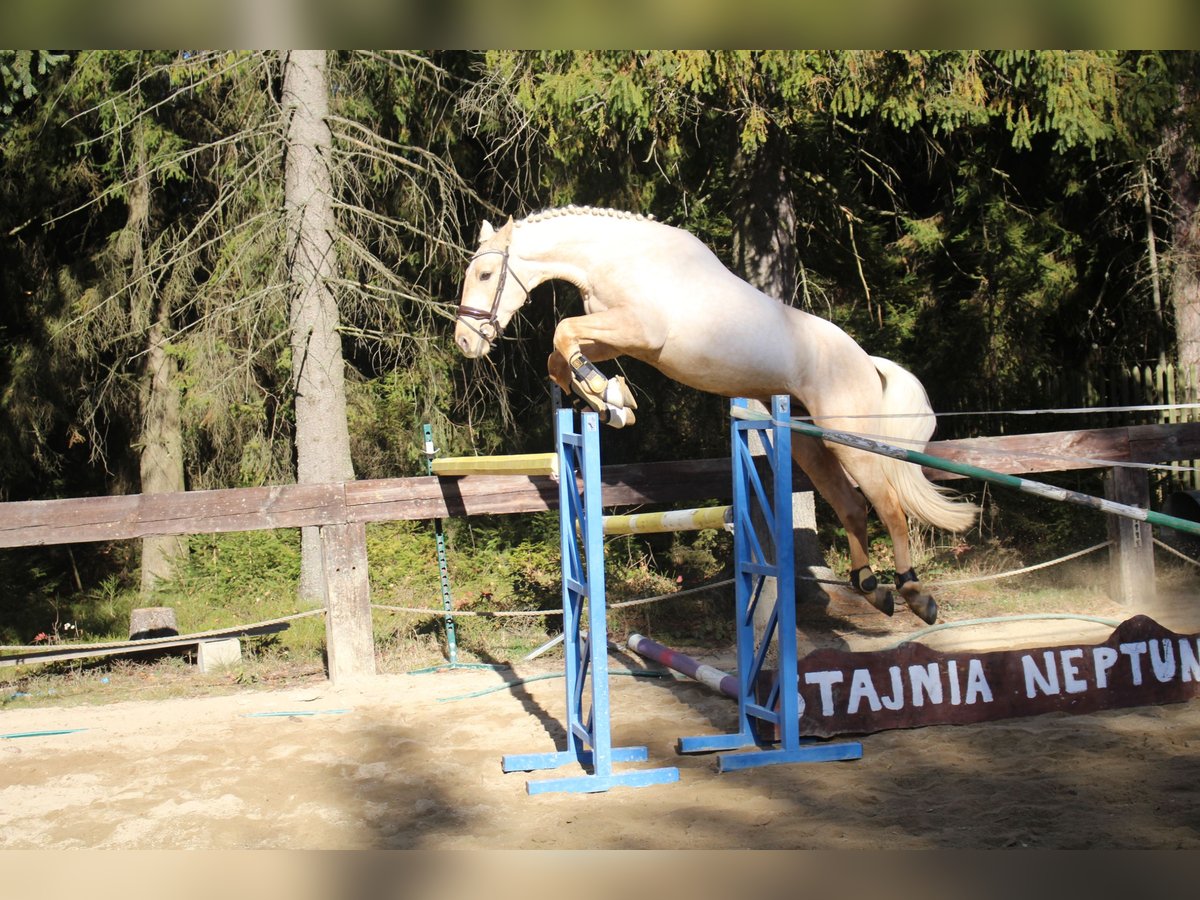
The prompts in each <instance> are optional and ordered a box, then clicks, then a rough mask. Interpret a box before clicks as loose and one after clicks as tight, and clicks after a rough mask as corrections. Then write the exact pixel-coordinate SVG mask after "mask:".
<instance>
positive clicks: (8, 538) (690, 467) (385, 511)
mask: <svg viewBox="0 0 1200 900" xmlns="http://www.w3.org/2000/svg"><path fill="white" fill-rule="evenodd" d="M926 450H927V452H929V453H932V454H935V455H938V456H943V457H946V458H947V459H952V460H956V461H960V462H965V463H970V464H972V465H976V466H982V467H984V468H988V469H992V470H993V471H997V472H1003V473H1007V474H1015V475H1021V474H1031V473H1038V472H1057V471H1067V470H1075V469H1092V468H1106V469H1109V476H1108V478H1107V480H1106V484H1107V490H1106V493H1107V495H1108V496H1109V498H1110V499H1113V500H1117V501H1119V502H1122V503H1133V504H1137V505H1141V506H1146V505H1147V503H1148V500H1149V483H1148V480H1147V477H1146V474H1145V472H1143V471H1139V470H1136V469H1134V470H1131V469H1125V468H1114V467H1113V465H1112V464H1113V463H1124V462H1139V463H1164V462H1170V461H1172V460H1180V459H1196V458H1200V423H1180V424H1165V425H1135V426H1128V427H1123V428H1104V429H1095V430H1091V431H1061V432H1047V433H1041V434H1023V435H1011V436H1006V437H988V438H974V439H971V440H961V441H934V442H932V443H931V444H929V446H928V447H927V448H926ZM603 472H604V474H603V497H604V505H605V506H607V507H617V506H637V505H641V504H664V503H675V502H694V501H700V500H727V499H728V498H729V496H730V492H731V488H730V484H731V475H730V463H729V459H728V458H723V459H701V460H689V461H682V462H656V463H643V464H634V465H618V466H606V467H604V470H603ZM927 474H928V475H929V477H930V478H932V479H935V480H948V479H951V478H954V477H956V476H952V475H950V474H949V473H945V472H940V471H932V470H927ZM795 486H796V490H807V489H811V486H810V485H809V483H808V481H807V479H806V478H805V477H804V476H803V474H802V473H800V472H798V471H797V472H796V473H795ZM557 504H558V490H557V486H556V485H555V482H554V480H553V479H551V478H550V477H546V476H524V475H465V476H457V477H451V476H444V477H439V476H423V477H417V478H387V479H380V480H374V481H354V482H346V483H344V484H318V485H281V486H276V487H259V488H234V489H229V490H216V491H187V492H182V493H170V494H129V495H124V496H115V497H86V498H81V499H72V500H32V501H24V502H18V503H2V504H0V547H29V546H38V545H43V544H67V543H79V542H85V541H112V540H123V539H130V538H141V537H146V536H147V535H154V534H211V533H217V532H228V531H255V530H262V529H271V528H298V527H302V526H319V527H320V528H321V530H322V544H323V547H324V552H325V557H326V573H327V582H328V591H327V597H328V604H329V615H328V616H326V622H327V630H328V642H329V654H330V675H331V677H334V678H337V677H338V676H339V675H346V676H351V675H357V674H363V673H368V672H374V660H373V657H372V656H371V648H370V634H371V629H370V599H369V595H368V594H367V593H366V591H365V589H364V588H363V585H365V579H364V578H363V577H362V573H363V572H365V566H366V538H365V525H366V524H367V523H370V522H387V521H397V520H402V519H434V518H449V517H455V516H472V515H483V514H506V513H529V512H540V511H544V510H549V509H554V508H556V507H557ZM1110 532H1111V533H1112V535H1113V536H1114V538H1116V545H1115V549H1114V551H1113V569H1114V587H1113V593H1114V596H1116V597H1117V599H1121V600H1123V601H1125V602H1128V598H1131V597H1134V596H1139V597H1142V598H1144V597H1145V596H1146V592H1147V590H1149V591H1153V583H1154V581H1153V547H1152V542H1151V539H1150V528H1149V526H1148V525H1147V524H1146V523H1143V522H1134V521H1131V520H1125V519H1122V520H1116V521H1114V522H1113V523H1112V525H1111V526H1110ZM364 635H365V638H364Z"/></svg>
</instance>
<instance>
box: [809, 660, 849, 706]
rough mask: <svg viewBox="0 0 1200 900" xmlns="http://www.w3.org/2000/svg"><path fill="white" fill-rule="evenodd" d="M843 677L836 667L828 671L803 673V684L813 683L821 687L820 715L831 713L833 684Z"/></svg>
mask: <svg viewBox="0 0 1200 900" xmlns="http://www.w3.org/2000/svg"><path fill="white" fill-rule="evenodd" d="M844 678H845V676H844V675H842V673H841V672H839V671H837V670H836V669H833V670H831V671H828V672H805V673H804V683H805V684H815V685H819V686H820V688H821V715H823V716H832V715H833V686H834V685H835V684H841V683H842V681H843V679H844Z"/></svg>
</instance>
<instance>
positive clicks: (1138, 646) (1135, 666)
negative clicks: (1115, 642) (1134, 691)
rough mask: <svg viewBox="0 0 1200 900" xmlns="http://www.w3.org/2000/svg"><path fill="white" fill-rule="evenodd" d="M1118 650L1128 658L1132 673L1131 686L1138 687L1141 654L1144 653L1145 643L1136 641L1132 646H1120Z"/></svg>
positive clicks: (1140, 676)
mask: <svg viewBox="0 0 1200 900" xmlns="http://www.w3.org/2000/svg"><path fill="white" fill-rule="evenodd" d="M1120 650H1121V652H1122V653H1124V654H1125V655H1126V656H1128V657H1129V665H1130V666H1131V667H1132V672H1133V685H1134V687H1137V686H1139V685H1140V684H1141V683H1142V654H1143V653H1145V652H1146V642H1145V641H1138V642H1136V643H1133V644H1121V645H1120Z"/></svg>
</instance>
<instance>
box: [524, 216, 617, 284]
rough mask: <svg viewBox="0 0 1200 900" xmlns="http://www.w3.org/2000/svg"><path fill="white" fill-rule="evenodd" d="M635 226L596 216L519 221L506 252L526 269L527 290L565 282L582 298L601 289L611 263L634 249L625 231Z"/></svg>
mask: <svg viewBox="0 0 1200 900" xmlns="http://www.w3.org/2000/svg"><path fill="white" fill-rule="evenodd" d="M636 224H638V223H635V222H632V221H630V220H624V219H610V218H606V217H603V216H596V215H575V216H556V217H553V218H548V219H542V220H539V221H536V222H523V223H521V225H520V226H519V227H518V228H517V229H516V231H515V232H514V235H513V242H512V245H511V247H510V250H511V252H512V253H513V255H514V256H516V257H518V258H519V259H520V260H521V261H522V262H523V263H524V264H525V265H526V266H528V269H529V271H528V276H529V280H530V281H531V282H532V284H530V285H529V286H530V288H531V289H532V287H533V286H534V285H537V284H541V283H542V282H545V281H551V280H562V281H569V282H570V283H572V284H574V285H575V287H577V288H578V289H579V291H580V292H581V293H582V294H583V295H584V296H585V297H586V296H589V295H591V294H593V293H595V291H596V290H597V288H600V287H602V286H603V280H604V276H605V274H606V273H607V271H608V270H609V265H608V264H609V262H610V261H611V260H613V259H618V258H621V257H622V256H624V257H626V258H627V257H628V255H629V253H630V252H632V251H633V250H634V249H635V247H634V245H633V242H631V241H630V238H629V235H628V232H629V230H630V228H631V226H633V225H636Z"/></svg>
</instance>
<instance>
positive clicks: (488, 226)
mask: <svg viewBox="0 0 1200 900" xmlns="http://www.w3.org/2000/svg"><path fill="white" fill-rule="evenodd" d="M495 233H496V229H495V228H493V227H492V223H491V222H489V221H488V220H487V219H484V220H483V224H482V225H480V226H479V243H481V244H482V243H483V242H484V241H486V240H487V239H488V238H490V237H491V236H492V235H494V234H495Z"/></svg>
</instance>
